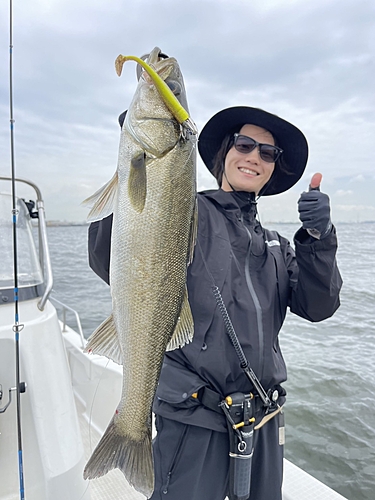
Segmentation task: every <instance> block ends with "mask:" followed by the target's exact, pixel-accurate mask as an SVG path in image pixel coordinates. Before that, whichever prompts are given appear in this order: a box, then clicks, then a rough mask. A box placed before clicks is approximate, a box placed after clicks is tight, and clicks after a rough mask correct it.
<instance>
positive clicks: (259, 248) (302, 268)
mask: <svg viewBox="0 0 375 500" xmlns="http://www.w3.org/2000/svg"><path fill="white" fill-rule="evenodd" d="M122 120H123V115H122ZM198 149H199V153H200V155H201V157H202V159H203V162H204V163H205V165H206V167H207V168H208V169H209V171H210V172H211V173H212V174H213V175H214V176H215V177H216V179H217V182H218V186H219V187H218V189H216V190H208V191H204V192H201V193H198V195H197V197H198V217H199V220H198V235H197V242H196V246H195V252H194V258H193V261H192V263H191V264H190V266H189V267H188V269H187V286H188V296H189V302H190V305H191V310H192V314H193V318H194V339H193V341H192V342H191V343H190V344H188V345H186V346H184V347H183V348H181V349H177V350H174V351H170V352H167V353H166V354H165V360H164V364H163V367H162V370H161V375H160V379H159V384H158V388H157V392H156V397H155V401H154V406H153V411H154V413H155V422H156V429H157V435H156V438H155V439H154V442H153V456H154V468H155V489H154V493H153V495H152V497H151V499H152V500H161V499H162V498H163V499H169V500H202V499H205V500H223V499H224V498H225V497H226V495H227V494H228V493H229V494H230V495H231V498H237V499H240V498H241V499H243V498H249V499H251V500H271V499H272V500H280V499H281V487H282V477H283V448H284V445H283V443H284V441H283V427H284V424H283V420H284V415H283V410H282V406H283V404H284V402H285V399H286V397H285V396H286V393H285V390H284V388H283V387H282V385H281V384H282V383H283V382H285V380H286V378H287V373H286V367H285V362H284V359H283V356H282V353H281V351H280V346H279V340H278V334H279V331H280V329H281V327H282V324H283V321H284V319H285V315H286V311H287V308H288V307H289V309H290V311H291V312H292V313H294V314H297V315H298V316H300V317H302V318H305V319H307V320H309V321H313V322H317V321H322V320H324V319H325V318H328V317H330V316H331V315H332V314H333V313H334V312H335V311H336V309H337V308H338V307H339V303H340V302H339V291H340V287H341V284H342V280H341V277H340V273H339V270H338V267H337V263H336V257H335V255H336V250H337V238H336V230H335V227H334V226H333V225H332V223H331V220H330V207H329V198H328V196H327V195H326V194H324V193H322V192H320V190H319V185H320V181H321V175H320V174H315V175H314V176H313V178H312V182H311V185H310V190H309V191H307V192H304V193H302V195H301V197H300V199H299V201H298V209H299V214H300V219H301V221H302V227H301V228H300V229H298V231H297V233H296V234H295V237H294V246H295V250H294V249H293V248H292V246H291V245H290V243H289V242H288V241H287V239H285V238H283V237H282V236H280V235H279V234H278V233H277V232H275V231H269V230H267V229H265V228H263V227H262V225H261V223H260V222H259V220H258V217H257V200H258V199H259V197H260V196H271V195H274V194H277V193H283V192H285V191H287V190H288V189H290V188H291V187H292V186H293V185H294V184H295V183H296V182H297V181H298V180H299V179H300V178H301V176H302V174H303V172H304V170H305V167H306V164H307V158H308V145H307V141H306V139H305V137H304V135H303V133H302V132H301V131H300V130H299V129H298V128H297V127H295V126H294V125H292V124H291V123H289V122H287V121H286V120H284V119H282V118H280V117H278V116H276V115H274V114H271V113H268V112H266V111H263V110H261V109H257V108H251V107H246V106H236V107H231V108H227V109H224V110H222V111H220V112H219V113H217V114H215V115H214V116H213V117H212V118H211V119H210V120H209V121H208V123H207V124H206V125H205V127H204V128H203V130H202V131H201V134H200V136H199V143H198ZM111 220H112V216H110V217H108V218H106V219H103V220H102V221H100V222H95V223H93V224H91V226H90V229H89V262H90V265H91V267H92V269H93V270H94V271H95V272H96V273H97V274H98V275H99V276H101V277H102V278H103V279H104V280H105V281H106V282H107V283H109V259H110V236H111ZM228 318H229V322H228ZM230 329H232V335H233V331H234V335H235V339H237V341H238V344H237V350H236V349H235V347H234V342H235V340H233V339H232V338H231V337H230V336H229V334H228V330H230ZM238 346H239V349H240V353H239V352H238ZM241 352H242V355H243V358H242V363H241V359H240V355H241ZM244 358H245V360H246V362H247V363H248V370H247V372H246V370H245V369H244V366H245V365H246V363H244V362H243V359H244ZM249 369H250V372H251V374H254V376H255V381H254V383H252V379H251V378H249ZM256 381H258V382H259V384H260V389H259V387H258V386H257V385H256ZM262 390H263V391H264V392H263V398H262V397H261V392H262ZM228 396H231V398H232V397H233V398H234V399H235V398H239V400H240V402H241V401H242V403H241V404H240V412H239V413H237V415H239V419H240V420H241V419H243V422H244V423H245V427H246V426H249V428H250V430H251V432H250V433H248V436H251V438H252V443H251V442H249V443H248V444H249V446H251V452H249V450H248V453H247V455H246V457H247V458H249V457H251V458H252V460H247V462H246V460H243V461H242V462H241V464H245V462H246V463H247V464H248V463H249V462H250V464H251V468H250V467H248V469H246V470H245V482H246V481H247V482H248V483H249V484H248V486H249V488H250V492H249V494H245V496H243V495H242V496H241V494H240V493H238V491H237V493H236V481H237V480H238V478H236V477H235V472H233V470H234V469H235V467H234V468H233V464H234V462H235V460H236V459H235V456H236V455H238V453H233V450H232V449H230V446H232V444H231V443H232V442H233V439H234V438H235V433H237V434H239V431H238V429H237V430H236V431H234V430H233V425H232V424H230V425H229V424H228V420H230V418H231V417H230V415H228V411H229V410H230V411H231V410H232V409H233V407H234V406H235V405H234V404H232V406H230V404H231V403H230V402H231V401H233V398H232V399H228ZM241 398H242V399H241ZM264 400H265V401H266V403H265V401H264ZM246 405H247V406H246ZM245 408H246V411H247V412H248V413H247V414H246V415H247V416H248V417H249V418H247V417H246V419H245V417H244V416H243V415H245ZM241 412H242V413H241ZM249 412H250V413H249ZM232 416H233V414H232ZM239 425H240V426H241V425H243V423H242V424H241V423H240V424H239ZM239 428H240V427H239ZM228 432H229V438H228ZM244 435H245V434H244V433H243V434H242V436H244ZM237 438H238V436H237ZM231 439H232V441H231ZM238 439H239V438H238ZM237 446H238V442H237ZM230 452H231V456H229V453H230ZM236 463H238V461H237V462H236ZM241 464H240V465H241ZM238 470H240V469H238ZM238 470H237V472H238ZM246 471H247V472H246ZM233 482H234V483H235V484H234V483H233ZM233 484H234V486H233ZM233 488H234V489H233ZM245 491H246V490H245ZM236 495H237V496H236Z"/></svg>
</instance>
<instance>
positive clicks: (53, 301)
mask: <svg viewBox="0 0 375 500" xmlns="http://www.w3.org/2000/svg"><path fill="white" fill-rule="evenodd" d="M49 300H50V301H51V302H52V303H53V304H57V305H58V306H60V307H61V309H62V319H61V322H62V332H63V333H64V332H66V331H67V330H66V327H67V321H66V313H67V311H70V312H71V313H73V314H74V316H75V318H76V322H77V328H78V334H79V336H80V337H81V345H82V349H84V348H85V346H86V340H85V337H84V335H83V330H82V325H81V320H80V317H79V314H78V312H77V311H76V310H75V309H73V308H72V307H69V306H67V305H66V304H64V303H63V302H60V300H57V299H55V297H53V296H52V295H51V296H50V298H49Z"/></svg>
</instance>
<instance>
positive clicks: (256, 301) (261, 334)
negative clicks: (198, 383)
mask: <svg viewBox="0 0 375 500" xmlns="http://www.w3.org/2000/svg"><path fill="white" fill-rule="evenodd" d="M241 222H242V224H243V227H244V228H245V229H246V232H247V234H248V236H249V242H250V245H249V251H248V253H247V255H246V261H245V277H246V283H247V287H248V289H249V292H250V295H251V298H252V299H253V302H254V306H255V311H256V316H257V325H258V339H259V350H260V362H259V374H257V377H258V378H259V380H262V378H263V360H264V332H263V320H262V307H261V305H260V302H259V299H258V296H257V294H256V292H255V288H254V285H253V282H252V280H251V276H250V255H251V246H252V242H253V239H252V236H251V233H250V231H249V230H248V228H247V227H246V225H245V223H244V222H243V218H242V216H241Z"/></svg>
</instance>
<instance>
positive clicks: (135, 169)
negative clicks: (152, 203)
mask: <svg viewBox="0 0 375 500" xmlns="http://www.w3.org/2000/svg"><path fill="white" fill-rule="evenodd" d="M128 194H129V199H130V203H131V204H132V207H133V208H134V210H136V211H137V212H139V213H141V212H142V210H143V209H144V206H145V202H146V194H147V176H146V155H145V154H144V153H141V154H139V155H138V156H135V157H134V158H133V159H132V161H131V166H130V174H129V180H128Z"/></svg>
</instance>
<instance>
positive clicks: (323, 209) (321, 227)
mask: <svg viewBox="0 0 375 500" xmlns="http://www.w3.org/2000/svg"><path fill="white" fill-rule="evenodd" d="M321 180H322V174H314V175H313V177H312V179H311V183H310V186H309V191H307V192H306V191H305V192H303V193H302V194H301V197H300V199H299V200H298V211H299V218H300V220H301V222H302V227H303V228H304V229H306V231H307V232H308V233H309V234H310V236H313V237H314V238H317V239H319V240H322V239H324V238H325V237H326V236H328V234H329V233H330V232H331V229H332V223H331V217H330V213H331V210H330V206H329V197H328V196H327V195H326V194H324V193H321V192H320V183H321Z"/></svg>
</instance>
